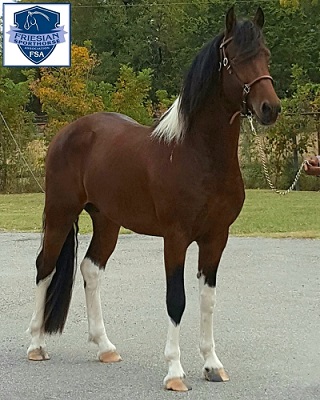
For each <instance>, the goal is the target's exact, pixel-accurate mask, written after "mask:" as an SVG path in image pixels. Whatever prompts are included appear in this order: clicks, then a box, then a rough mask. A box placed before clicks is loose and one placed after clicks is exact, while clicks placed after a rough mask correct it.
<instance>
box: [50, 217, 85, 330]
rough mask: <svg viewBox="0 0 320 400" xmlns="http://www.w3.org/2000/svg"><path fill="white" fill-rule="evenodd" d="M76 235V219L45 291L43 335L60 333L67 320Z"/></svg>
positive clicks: (74, 263)
mask: <svg viewBox="0 0 320 400" xmlns="http://www.w3.org/2000/svg"><path fill="white" fill-rule="evenodd" d="M77 234H78V219H77V220H76V221H75V223H74V224H73V227H72V229H71V230H70V232H69V234H68V236H67V238H66V240H65V242H64V244H63V247H62V249H61V252H60V255H59V257H58V260H57V262H56V270H55V273H54V275H53V278H52V281H51V283H50V285H49V287H48V289H47V294H46V304H45V309H44V332H45V333H49V334H52V333H57V332H59V333H62V331H63V328H64V324H65V322H66V319H67V315H68V311H69V306H70V301H71V295H72V289H73V282H74V277H75V273H76V265H77V248H78V240H77Z"/></svg>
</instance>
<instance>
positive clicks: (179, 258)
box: [164, 237, 190, 392]
mask: <svg viewBox="0 0 320 400" xmlns="http://www.w3.org/2000/svg"><path fill="white" fill-rule="evenodd" d="M182 242H183V241H182V240H181V238H180V240H178V239H177V238H172V237H171V238H165V240H164V257H165V267H166V278H167V312H168V315H169V328H168V336H167V343H166V347H165V358H166V361H167V363H168V367H169V370H168V374H167V376H166V377H165V378H164V385H165V388H166V389H168V390H174V391H179V392H181V391H188V390H189V389H190V387H188V386H187V384H186V383H185V382H184V377H185V373H184V371H183V368H182V365H181V362H180V345H179V339H180V322H181V318H182V315H183V312H184V309H185V304H186V298H185V290H184V262H185V254H186V250H187V245H184V244H182Z"/></svg>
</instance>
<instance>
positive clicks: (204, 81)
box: [28, 8, 280, 391]
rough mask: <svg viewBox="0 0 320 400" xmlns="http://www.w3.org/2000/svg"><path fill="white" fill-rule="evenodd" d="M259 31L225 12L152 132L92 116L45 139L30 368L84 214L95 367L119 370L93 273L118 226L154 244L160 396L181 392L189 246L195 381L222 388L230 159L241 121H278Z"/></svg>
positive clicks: (58, 314) (52, 324)
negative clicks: (198, 377) (218, 328)
mask: <svg viewBox="0 0 320 400" xmlns="http://www.w3.org/2000/svg"><path fill="white" fill-rule="evenodd" d="M263 24H264V14H263V12H262V10H261V8H258V10H257V12H256V14H255V17H254V19H253V20H242V21H238V20H237V18H236V16H235V12H234V8H231V9H230V10H229V11H228V12H227V14H226V19H225V29H224V31H223V32H222V33H220V34H219V35H218V36H216V37H215V38H214V39H213V40H212V41H211V42H210V43H208V44H207V45H206V46H205V47H204V48H203V49H202V50H201V51H200V53H199V54H198V55H197V56H196V58H195V59H194V61H193V63H192V65H191V67H190V70H189V72H188V73H187V74H186V77H185V80H184V83H183V85H182V89H181V92H180V95H179V97H178V98H177V100H176V101H175V103H174V104H173V106H172V107H171V108H170V109H169V110H168V111H167V112H166V113H165V114H164V115H163V117H162V118H161V119H160V121H159V123H158V124H157V125H156V126H153V127H147V126H142V125H140V124H138V123H137V122H136V121H134V120H132V119H131V118H129V117H127V116H125V115H121V114H117V113H95V114H92V115H88V116H84V117H82V118H80V119H78V120H76V121H74V122H72V123H70V124H69V125H67V126H66V127H64V128H63V129H62V130H61V131H60V133H58V135H56V136H55V138H54V139H53V140H52V142H51V144H50V146H49V150H48V154H47V158H46V190H45V207H44V235H43V242H42V249H41V251H40V253H39V255H38V257H37V260H36V267H37V277H36V285H37V286H36V304H35V311H34V314H33V316H32V319H31V323H30V327H29V331H30V333H31V336H32V340H31V344H30V346H29V348H28V358H29V360H46V359H48V358H49V355H48V353H47V351H46V347H45V339H44V337H45V334H53V333H57V332H60V333H61V332H62V330H63V328H64V325H65V321H66V317H67V313H68V309H69V304H70V299H71V292H72V286H73V281H74V275H75V270H76V266H75V263H76V262H75V256H76V245H77V230H78V227H77V221H78V216H79V214H80V213H81V211H82V210H83V209H84V210H86V211H87V212H88V213H89V215H90V217H91V219H92V224H93V236H92V240H91V242H90V245H89V248H88V250H87V252H86V255H85V257H84V259H83V261H82V262H81V265H80V270H81V273H82V275H83V280H84V288H85V296H86V305H87V315H88V325H89V339H90V340H91V341H92V342H94V343H96V344H97V346H98V358H99V360H100V361H101V362H105V363H112V362H116V361H120V360H121V357H120V355H119V353H118V352H117V350H116V347H115V346H114V345H113V344H112V343H111V341H110V340H109V338H108V336H107V334H106V331H105V326H104V322H103V316H102V309H101V302H100V273H101V272H102V271H103V270H104V269H105V265H106V263H107V261H108V259H109V257H110V255H111V254H112V252H113V250H114V248H115V246H116V242H117V238H118V234H119V229H120V227H121V226H123V227H126V228H128V229H130V230H132V231H134V232H137V233H141V234H147V235H154V236H160V237H163V239H164V263H165V272H166V305H167V313H168V317H169V328H168V336H167V342H166V346H165V358H166V361H167V363H168V373H167V375H166V377H165V378H164V386H165V388H166V389H168V390H174V391H187V390H188V389H189V386H188V385H187V383H186V381H185V379H184V378H185V373H184V370H183V368H182V365H181V362H180V347H179V333H180V322H181V319H182V315H183V312H184V309H185V289H184V264H185V256H186V250H187V248H188V247H189V245H190V244H191V243H192V242H196V243H197V244H198V247H199V260H198V273H197V278H198V280H199V292H200V313H201V314H200V353H201V355H202V357H203V359H204V367H203V374H204V377H205V378H206V379H207V380H209V381H227V380H228V379H229V377H228V375H227V373H226V371H225V370H224V367H223V365H222V363H221V361H220V360H219V358H218V357H217V355H216V352H215V342H214V337H213V310H214V305H215V297H216V276H217V269H218V265H219V262H220V258H221V255H222V252H223V250H224V248H225V246H226V243H227V239H228V234H229V227H230V225H231V224H232V223H233V222H234V221H235V219H236V218H237V216H238V215H239V213H240V210H241V208H242V205H243V202H244V198H245V193H244V185H243V181H242V177H241V172H240V168H239V161H238V155H237V151H238V140H239V132H240V113H241V112H251V113H253V114H254V115H255V116H256V118H257V120H258V121H259V122H260V123H261V124H263V125H269V124H272V123H274V122H275V121H276V119H277V116H278V113H279V112H280V102H279V98H278V97H277V95H276V93H275V90H274V88H273V83H272V78H271V76H270V74H269V69H268V63H269V57H270V52H269V50H268V49H267V47H266V45H265V42H264V38H263V34H262V27H263Z"/></svg>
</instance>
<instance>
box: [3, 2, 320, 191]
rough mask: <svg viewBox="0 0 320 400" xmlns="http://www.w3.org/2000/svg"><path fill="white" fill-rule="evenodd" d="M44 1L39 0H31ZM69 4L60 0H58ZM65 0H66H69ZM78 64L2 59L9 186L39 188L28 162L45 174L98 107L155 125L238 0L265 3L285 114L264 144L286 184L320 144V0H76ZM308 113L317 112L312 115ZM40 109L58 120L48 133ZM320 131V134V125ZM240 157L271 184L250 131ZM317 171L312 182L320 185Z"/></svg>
mask: <svg viewBox="0 0 320 400" xmlns="http://www.w3.org/2000/svg"><path fill="white" fill-rule="evenodd" d="M22 2H25V3H32V2H33V3H38V2H37V1H30V0H26V1H24V0H23V1H22ZM54 2H55V3H56V2H59V0H55V1H54ZM60 2H64V1H63V0H61V1H60ZM71 3H72V43H73V46H72V67H71V68H30V69H28V68H21V69H17V68H10V69H9V68H3V67H0V90H1V92H2V93H1V96H0V107H1V108H0V110H1V112H2V114H3V116H4V117H5V119H6V121H7V123H8V126H9V127H10V129H11V133H12V134H14V136H15V139H16V141H17V142H18V146H19V149H20V150H19V151H18V150H17V146H16V144H15V143H14V141H13V140H12V138H11V134H10V132H9V131H8V129H7V128H6V126H5V125H4V123H3V121H2V120H0V135H1V136H0V191H1V192H9V191H26V190H28V191H32V190H37V186H36V184H34V183H33V180H32V179H30V174H29V172H28V171H27V170H26V167H25V164H24V162H22V158H21V154H20V151H22V152H23V156H24V158H25V159H26V160H27V161H28V163H30V165H31V168H32V169H33V170H34V171H35V174H36V175H38V177H39V179H42V177H43V159H44V155H45V150H46V147H47V145H48V143H49V142H50V140H51V138H52V136H53V135H54V134H55V133H56V132H57V130H58V129H59V128H60V127H62V126H63V125H64V124H66V123H68V122H70V121H72V120H74V119H76V118H78V117H80V116H81V115H85V114H88V113H91V112H95V111H100V110H107V111H117V112H122V113H124V114H127V115H129V116H131V117H133V118H135V119H136V120H138V121H139V122H141V123H144V124H151V123H152V121H153V120H154V118H156V117H157V116H158V115H160V114H161V113H162V112H163V111H165V110H166V108H167V107H168V106H169V105H170V104H171V103H172V101H173V99H174V98H175V97H176V96H177V94H178V93H179V89H180V85H181V81H182V78H183V76H184V73H185V72H186V70H187V69H188V66H189V65H190V62H191V61H192V59H193V58H194V56H195V55H196V53H197V51H198V50H199V49H200V48H201V47H202V46H203V45H204V44H205V43H206V42H207V41H209V40H211V39H212V38H213V37H214V36H216V35H217V34H218V33H219V32H220V31H221V30H222V29H223V27H224V18H225V13H226V11H227V9H228V8H229V7H230V6H231V5H233V4H234V3H235V6H236V12H237V15H239V16H244V17H248V16H250V15H254V13H255V10H256V8H257V7H258V5H261V6H262V7H263V10H264V13H265V18H266V24H265V28H264V34H265V37H266V41H267V44H268V47H269V48H270V50H271V53H272V63H271V66H270V72H271V75H272V76H273V78H274V81H275V87H276V90H277V93H278V94H279V96H280V97H281V99H282V104H283V109H284V112H283V114H282V117H281V118H280V120H279V122H278V123H277V124H276V126H275V127H274V128H272V129H269V130H268V131H267V136H265V138H264V142H265V143H264V145H265V149H266V153H267V158H268V164H269V168H270V171H271V173H272V174H273V175H274V177H275V179H276V180H277V181H276V183H277V184H278V185H279V186H280V187H285V186H286V185H287V183H289V182H290V180H291V179H292V177H293V175H294V173H295V171H296V168H297V166H299V163H300V161H301V156H302V154H304V153H305V152H307V151H310V149H311V148H315V146H317V132H320V127H319V125H320V122H319V121H320V119H319V114H317V113H318V112H320V68H319V66H320V36H319V27H318V24H319V15H320V3H319V2H318V1H316V0H309V1H307V0H305V1H303V0H301V1H300V2H299V1H298V0H281V1H279V0H267V1H265V0H263V1H261V0H260V1H245V0H239V1H224V0H207V1H206V0H186V1H183V2H178V1H177V2H176V1H174V0H171V1H169V0H157V1H150V0H148V1H147V0H96V1H94V0H82V1H78V0H71ZM302 113H304V114H308V115H309V116H308V117H306V116H303V115H301V114H302ZM34 115H45V116H46V118H47V120H48V122H47V124H46V125H45V126H44V127H43V129H41V130H40V131H39V129H38V128H37V127H36V126H35V124H34ZM319 134H320V133H319ZM240 156H241V162H242V167H243V173H244V177H245V181H246V185H247V187H264V186H265V180H264V179H263V176H262V168H261V160H260V159H259V155H258V152H257V148H256V145H255V144H254V143H253V138H252V135H251V133H250V132H247V130H246V128H245V127H244V129H243V135H242V140H241V148H240ZM317 185H318V183H317V182H316V183H315V180H312V179H310V178H309V180H307V179H304V180H302V183H301V186H302V188H307V189H312V188H316V189H317V188H318V186H317Z"/></svg>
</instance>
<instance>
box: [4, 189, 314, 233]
mask: <svg viewBox="0 0 320 400" xmlns="http://www.w3.org/2000/svg"><path fill="white" fill-rule="evenodd" d="M43 201H44V195H43V194H40V193H39V194H38V193H37V194H23V195H20V194H19V195H18V194H17V195H16V194H14V195H0V230H1V231H21V232H40V231H41V226H42V209H43ZM79 225H80V232H81V233H88V232H90V231H91V221H90V218H89V217H88V215H87V214H86V213H82V214H81V216H80V223H79ZM127 232H128V231H127V230H125V229H123V230H122V233H127ZM230 233H231V235H237V236H262V237H295V238H320V193H318V192H292V193H290V194H288V195H286V196H280V195H276V194H275V193H272V192H271V191H267V190H247V191H246V201H245V204H244V207H243V210H242V212H241V214H240V216H239V218H238V219H237V221H236V222H235V223H234V224H233V226H232V227H231V230H230Z"/></svg>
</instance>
